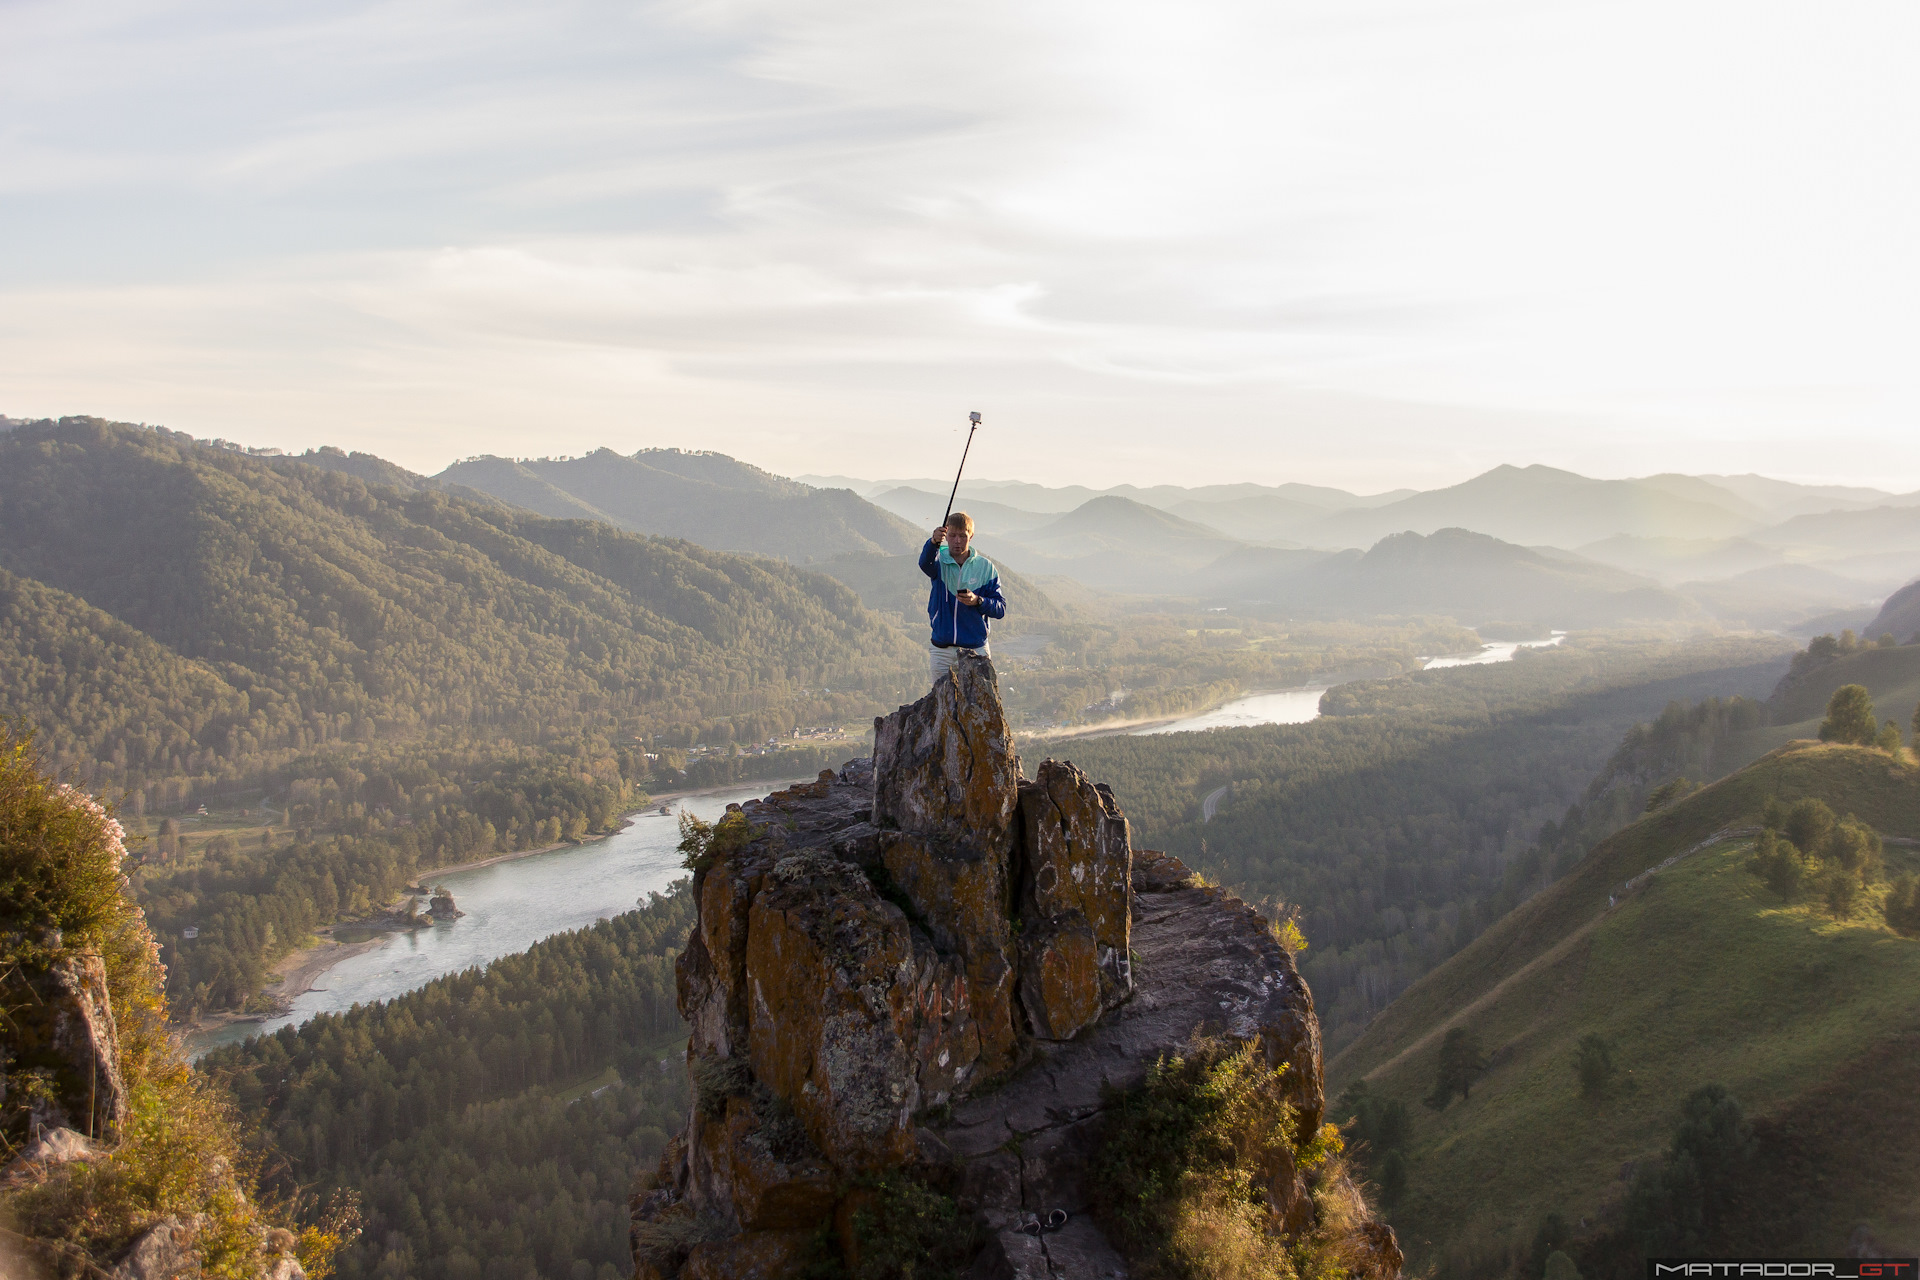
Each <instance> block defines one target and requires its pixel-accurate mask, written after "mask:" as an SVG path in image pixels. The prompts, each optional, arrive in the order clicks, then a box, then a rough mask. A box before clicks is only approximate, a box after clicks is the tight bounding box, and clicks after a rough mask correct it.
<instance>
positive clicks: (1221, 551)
mask: <svg viewBox="0 0 1920 1280" xmlns="http://www.w3.org/2000/svg"><path fill="white" fill-rule="evenodd" d="M1243 545H1244V544H1242V543H1241V542H1239V541H1237V540H1235V539H1233V538H1229V537H1227V536H1225V535H1224V534H1222V533H1221V532H1220V531H1219V530H1217V529H1211V528H1208V527H1207V526H1206V525H1203V524H1197V523H1195V522H1194V521H1192V520H1185V519H1182V518H1181V517H1179V516H1176V515H1174V514H1172V513H1171V512H1167V511H1162V510H1160V509H1159V508H1157V507H1150V506H1147V505H1146V504H1145V503H1140V502H1135V501H1133V500H1132V499H1130V498H1121V497H1116V496H1114V495H1107V496H1105V497H1100V498H1094V499H1092V500H1091V501H1089V502H1086V503H1084V504H1082V505H1081V506H1079V507H1076V508H1075V509H1074V510H1072V511H1070V512H1068V513H1067V514H1066V515H1063V516H1061V517H1059V518H1058V519H1056V520H1053V521H1051V522H1049V523H1047V524H1045V525H1043V526H1041V527H1040V528H1038V529H1035V530H1032V531H1031V532H1028V533H1025V534H1022V535H1021V536H1020V537H1018V538H988V537H983V538H982V539H981V540H980V548H981V550H983V551H985V552H986V553H987V554H988V555H990V556H995V557H996V558H999V557H1002V556H1004V558H1005V559H1007V560H1008V561H1009V562H1011V563H1012V564H1014V565H1017V566H1018V567H1019V568H1020V569H1022V570H1025V571H1026V572H1028V573H1057V574H1062V575H1065V576H1066V577H1070V578H1073V579H1075V580H1077V581H1079V582H1083V583H1086V584H1087V585H1089V586H1093V587H1098V588H1100V589H1101V590H1103V591H1117V592H1121V593H1124V594H1129V595H1163V594H1182V595H1184V594H1190V593H1191V590H1192V588H1191V575H1192V574H1193V573H1195V572H1196V571H1198V570H1200V569H1203V568H1205V567H1206V566H1208V565H1210V564H1212V563H1213V562H1214V561H1216V560H1218V559H1220V557H1221V556H1224V555H1227V554H1228V553H1230V552H1233V551H1237V550H1239V549H1240V548H1241V547H1242V546H1243Z"/></svg>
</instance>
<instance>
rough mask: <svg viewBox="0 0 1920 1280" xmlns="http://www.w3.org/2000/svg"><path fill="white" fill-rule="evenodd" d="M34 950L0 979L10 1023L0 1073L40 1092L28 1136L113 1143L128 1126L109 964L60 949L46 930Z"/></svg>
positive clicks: (57, 935)
mask: <svg viewBox="0 0 1920 1280" xmlns="http://www.w3.org/2000/svg"><path fill="white" fill-rule="evenodd" d="M38 943H39V945H38V946H37V947H35V948H33V949H32V951H33V954H36V955H37V956H40V957H43V958H42V959H41V960H40V961H39V962H38V963H32V964H23V965H17V966H14V967H12V968H10V969H9V970H8V972H7V973H6V975H5V976H4V978H0V998H4V1002H5V1005H6V1008H7V1011H8V1019H9V1023H8V1027H7V1032H8V1034H7V1042H6V1045H5V1059H6V1061H5V1062H4V1064H0V1066H3V1067H4V1070H5V1072H6V1073H7V1074H8V1075H9V1076H11V1077H13V1078H14V1079H15V1080H24V1079H26V1078H29V1077H32V1078H35V1079H37V1080H39V1081H40V1082H41V1083H42V1086H43V1087H42V1088H39V1089H36V1090H34V1091H33V1093H34V1100H33V1103H32V1106H31V1109H30V1113H29V1116H28V1121H27V1124H28V1129H29V1132H28V1134H26V1135H25V1136H27V1137H29V1138H33V1137H38V1136H39V1135H40V1134H41V1133H44V1132H47V1131H51V1130H54V1129H60V1128H66V1129H72V1130H74V1131H76V1132H77V1133H79V1134H82V1135H84V1136H85V1137H88V1138H91V1139H95V1140H99V1141H106V1142H111V1141H113V1140H115V1139H116V1138H117V1137H118V1136H119V1133H120V1130H121V1127H122V1126H123V1125H125V1123H126V1119H127V1090H126V1083H125V1081H124V1080H122V1078H121V1074H120V1055H119V1050H118V1048H117V1045H118V1036H117V1034H116V1032H115V1029H114V1019H113V1006H112V1003H111V1001H109V999H108V997H107V970H106V965H105V964H104V963H103V962H102V961H101V959H100V957H99V956H97V955H92V954H88V953H86V952H79V951H75V950H73V949H71V948H68V947H64V946H63V945H62V941H61V937H60V933H59V931H58V930H55V929H47V930H43V931H42V934H41V936H40V938H39V940H38ZM0 1097H4V1094H3V1093H0Z"/></svg>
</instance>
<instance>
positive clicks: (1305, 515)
mask: <svg viewBox="0 0 1920 1280" xmlns="http://www.w3.org/2000/svg"><path fill="white" fill-rule="evenodd" d="M1169 510H1171V511H1172V512H1173V513H1174V514H1176V515H1180V516H1185V517H1186V518H1187V519H1189V520H1193V521H1197V522H1199V523H1201V524H1205V525H1211V526H1212V527H1213V528H1216V529H1219V530H1220V531H1221V532H1223V533H1228V534H1231V535H1232V536H1234V537H1236V538H1243V539H1245V540H1246V541H1248V542H1290V541H1293V539H1294V535H1295V534H1296V533H1297V532H1299V530H1301V529H1303V528H1305V527H1306V526H1308V525H1310V524H1313V523H1315V522H1316V521H1319V520H1322V519H1325V518H1326V516H1327V515H1328V514H1330V513H1329V510H1328V508H1326V507H1323V506H1320V505H1319V504H1317V503H1312V502H1305V501H1302V500H1301V499H1299V498H1286V497H1282V496H1280V495H1279V494H1277V493H1261V494H1253V495H1249V496H1246V497H1239V498H1217V499H1207V500H1202V499H1189V500H1187V501H1185V502H1180V503H1176V504H1175V505H1174V506H1172V507H1170V508H1169Z"/></svg>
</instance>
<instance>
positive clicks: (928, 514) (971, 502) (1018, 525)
mask: <svg viewBox="0 0 1920 1280" xmlns="http://www.w3.org/2000/svg"><path fill="white" fill-rule="evenodd" d="M868 501H870V502H872V503H873V505H874V506H876V507H879V508H881V509H882V510H885V511H891V512H892V513H893V514H894V515H897V516H899V517H900V518H901V519H902V520H905V521H906V522H907V523H908V524H910V525H912V526H913V527H914V528H915V529H918V530H931V529H932V528H933V526H935V525H936V524H939V523H940V520H941V517H942V516H944V515H945V514H946V511H947V495H946V494H944V493H933V492H930V491H929V490H926V489H915V488H912V487H910V486H908V485H899V486H897V487H895V488H892V489H888V490H885V491H884V492H881V493H876V494H874V495H873V496H872V497H871V498H869V499H868ZM955 505H956V506H957V507H958V508H959V509H960V510H962V511H965V512H966V513H967V514H968V515H970V516H972V517H973V522H974V526H975V531H976V533H982V534H988V535H989V536H992V535H994V534H1017V533H1026V532H1028V531H1030V530H1033V529H1038V528H1039V527H1040V526H1041V525H1044V524H1048V523H1050V522H1051V521H1052V520H1053V518H1054V517H1053V516H1052V515H1051V514H1050V513H1046V512H1038V511H1022V510H1021V509H1020V508H1018V507H1009V506H1006V505H1005V504H1003V503H999V502H989V501H987V500H986V499H984V498H981V499H974V498H967V499H965V500H964V501H960V502H956V503H955ZM921 536H922V537H923V538H924V537H925V536H926V535H925V533H922V534H921Z"/></svg>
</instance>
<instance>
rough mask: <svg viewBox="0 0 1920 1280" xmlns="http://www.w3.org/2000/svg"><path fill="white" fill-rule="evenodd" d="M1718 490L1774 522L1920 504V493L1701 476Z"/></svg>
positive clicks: (1752, 476) (1758, 477) (1734, 477)
mask: <svg viewBox="0 0 1920 1280" xmlns="http://www.w3.org/2000/svg"><path fill="white" fill-rule="evenodd" d="M1697 478H1698V479H1701V480H1705V481H1707V482H1708V483H1709V484H1712V485H1714V486H1716V487H1718V488H1721V489H1725V490H1727V491H1728V492H1729V493H1734V494H1738V495H1739V496H1740V497H1742V498H1745V499H1746V500H1747V501H1748V502H1751V503H1753V504H1754V505H1755V506H1757V507H1760V508H1762V509H1763V510H1765V511H1766V512H1767V513H1768V514H1769V515H1770V516H1771V518H1772V519H1774V520H1786V519H1789V518H1791V517H1793V516H1799V515H1808V514H1812V513H1814V512H1820V511H1844V510H1850V509H1857V508H1863V507H1885V506H1895V507H1899V506H1912V505H1914V504H1916V503H1920V493H1909V494H1904V495H1901V494H1892V493H1888V492H1887V491H1886V490H1884V489H1866V488H1861V487H1859V486H1855V485H1839V484H1794V483H1793V482H1791V481H1788V480H1771V479H1768V478H1767V477H1766V476H1756V475H1753V474H1751V473H1749V474H1747V475H1740V476H1699V477H1697Z"/></svg>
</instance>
